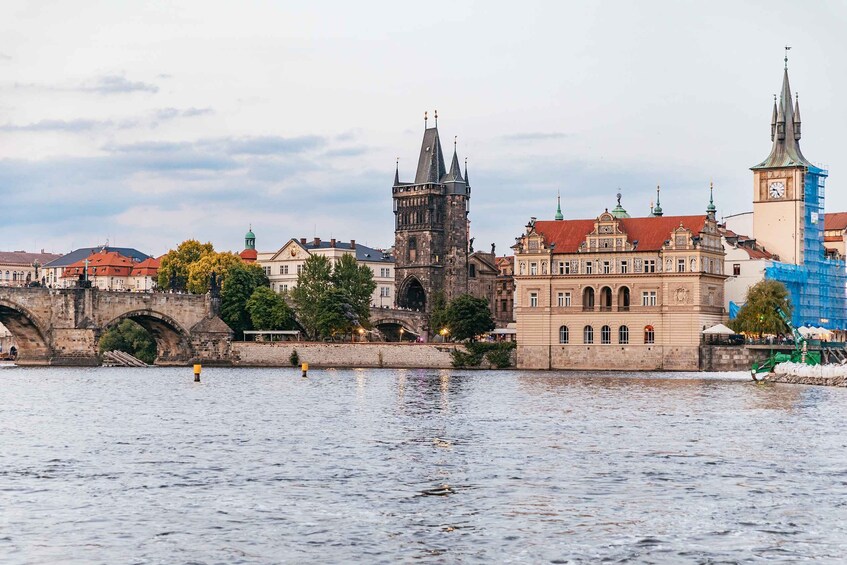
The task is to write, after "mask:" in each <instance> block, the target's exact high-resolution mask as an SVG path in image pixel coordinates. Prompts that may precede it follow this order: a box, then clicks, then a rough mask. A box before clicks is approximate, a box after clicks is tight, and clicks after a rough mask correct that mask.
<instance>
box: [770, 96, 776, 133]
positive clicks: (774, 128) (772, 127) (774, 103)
mask: <svg viewBox="0 0 847 565" xmlns="http://www.w3.org/2000/svg"><path fill="white" fill-rule="evenodd" d="M776 120H777V111H776V94H774V95H773V115H772V117H771V141H773V139H774V137H776Z"/></svg>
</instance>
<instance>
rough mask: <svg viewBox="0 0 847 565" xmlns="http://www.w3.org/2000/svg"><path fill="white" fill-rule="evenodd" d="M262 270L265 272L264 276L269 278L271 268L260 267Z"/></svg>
mask: <svg viewBox="0 0 847 565" xmlns="http://www.w3.org/2000/svg"><path fill="white" fill-rule="evenodd" d="M262 270H263V271H265V276H266V277H269V276H271V268H270V267H262Z"/></svg>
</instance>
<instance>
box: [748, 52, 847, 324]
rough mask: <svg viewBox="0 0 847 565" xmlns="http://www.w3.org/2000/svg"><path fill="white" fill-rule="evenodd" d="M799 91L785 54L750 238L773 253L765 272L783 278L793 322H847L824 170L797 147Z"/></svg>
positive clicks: (845, 276) (757, 176)
mask: <svg viewBox="0 0 847 565" xmlns="http://www.w3.org/2000/svg"><path fill="white" fill-rule="evenodd" d="M800 138H801V120H800V101H799V97H797V96H795V97H794V98H792V95H791V86H790V84H789V81H788V59H787V57H786V59H785V70H784V72H783V77H782V88H781V89H780V95H779V99H778V101H777V99H776V98H775V99H774V105H773V111H772V117H771V142H772V145H771V152H770V154H769V155H768V157H767V158H766V159H765V160H764V161H762V162H761V163H759V164H758V165H756V166H754V167H752V171H753V234H752V235H753V238H754V239H755V240H756V241H757V242H758V243H759V244H760V245H762V246H763V247H764V248H766V249H767V250H768V251H769V252H770V253H772V254H773V255H775V256H776V259H777V260H776V261H774V262H773V263H772V264H771V265H770V266H768V267H767V269H766V270H765V277H766V278H768V279H772V280H777V281H779V282H781V283H783V284H784V285H785V286H786V287H787V288H788V292H789V294H790V296H791V302H792V305H793V307H794V310H793V314H792V321H793V323H794V324H795V325H797V326H800V325H805V324H808V325H813V326H820V325H824V326H825V327H830V328H845V327H847V294H845V285H847V273H845V264H844V262H843V261H841V260H838V259H833V258H832V255H831V254H829V255H828V254H827V252H826V248H825V245H824V226H825V222H824V201H825V182H826V178H827V176H828V174H829V173H828V172H827V171H826V170H824V169H822V168H821V167H818V166H816V165H813V164H812V163H811V162H809V161H808V160H807V159H806V157H805V156H804V155H803V153H802V152H801V151H800Z"/></svg>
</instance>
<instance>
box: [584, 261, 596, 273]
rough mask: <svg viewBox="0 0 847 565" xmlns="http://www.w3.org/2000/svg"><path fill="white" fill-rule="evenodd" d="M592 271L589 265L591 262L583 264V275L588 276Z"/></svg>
mask: <svg viewBox="0 0 847 565" xmlns="http://www.w3.org/2000/svg"><path fill="white" fill-rule="evenodd" d="M593 270H594V266H593V265H592V264H591V261H586V262H585V274H586V275H590V274H591V273H592V271H593Z"/></svg>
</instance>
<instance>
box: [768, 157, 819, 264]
mask: <svg viewBox="0 0 847 565" xmlns="http://www.w3.org/2000/svg"><path fill="white" fill-rule="evenodd" d="M776 181H780V182H783V183H784V184H785V187H786V193H785V197H784V198H781V199H774V198H771V197H770V196H769V195H768V187H769V185H770V183H772V182H776ZM804 211H805V206H804V205H803V169H802V168H786V169H772V170H766V171H754V173H753V234H752V237H753V238H755V239H756V241H757V242H758V243H759V244H760V245H763V246H764V247H765V248H766V249H767V250H768V251H770V252H771V253H774V254H776V255H779V259H780V261H782V262H784V263H793V264H800V263H802V262H803V214H804ZM820 221H821V222H822V221H823V218H821V219H820Z"/></svg>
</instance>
